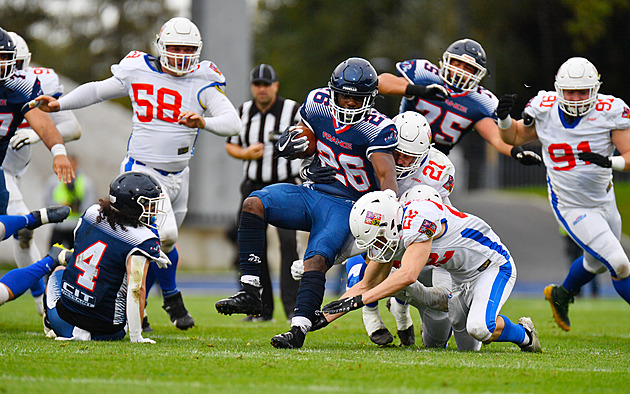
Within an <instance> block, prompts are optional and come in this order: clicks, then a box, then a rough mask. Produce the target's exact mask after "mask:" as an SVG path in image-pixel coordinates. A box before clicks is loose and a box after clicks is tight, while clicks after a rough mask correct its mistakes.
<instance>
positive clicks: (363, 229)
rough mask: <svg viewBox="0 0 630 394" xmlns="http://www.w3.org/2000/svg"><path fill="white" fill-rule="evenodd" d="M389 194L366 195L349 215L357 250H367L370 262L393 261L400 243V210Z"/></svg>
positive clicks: (379, 192) (372, 193)
mask: <svg viewBox="0 0 630 394" xmlns="http://www.w3.org/2000/svg"><path fill="white" fill-rule="evenodd" d="M392 194H393V193H392ZM392 194H389V193H387V192H383V191H376V192H370V193H367V194H365V195H364V196H363V197H361V198H360V199H359V200H357V202H356V203H354V206H353V207H352V210H351V211H350V231H351V232H352V235H354V238H355V243H356V245H357V247H359V248H360V249H367V254H368V257H369V258H370V259H372V260H374V261H377V262H382V263H387V262H389V261H390V260H391V259H392V257H394V254H395V252H396V249H397V248H398V243H399V241H400V229H401V225H400V222H401V220H402V208H401V207H400V204H399V203H398V201H397V200H396V198H395V197H394V196H393V195H392Z"/></svg>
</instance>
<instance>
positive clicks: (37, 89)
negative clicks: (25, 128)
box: [0, 71, 44, 163]
mask: <svg viewBox="0 0 630 394" xmlns="http://www.w3.org/2000/svg"><path fill="white" fill-rule="evenodd" d="M42 94H44V93H43V92H42V88H41V86H40V83H39V80H38V79H37V77H36V76H35V75H34V74H32V73H25V72H23V71H16V72H15V73H14V74H13V75H12V76H11V78H9V79H6V80H4V81H0V163H2V162H3V161H4V156H5V155H6V153H7V147H8V146H9V140H10V139H11V137H13V135H14V134H15V130H17V128H18V126H19V125H20V123H22V120H24V114H26V113H27V112H28V111H30V110H31V109H32V108H29V106H28V103H29V102H30V101H31V100H33V99H35V98H36V97H37V96H41V95H42Z"/></svg>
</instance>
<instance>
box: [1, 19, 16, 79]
mask: <svg viewBox="0 0 630 394" xmlns="http://www.w3.org/2000/svg"><path fill="white" fill-rule="evenodd" d="M16 62H17V48H16V46H15V43H14V42H13V40H12V39H11V37H10V36H9V33H8V32H7V31H6V30H4V29H3V28H1V27H0V81H4V80H5V79H8V78H11V76H12V75H13V73H14V72H15V63H16Z"/></svg>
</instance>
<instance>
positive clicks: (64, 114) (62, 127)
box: [48, 111, 81, 142]
mask: <svg viewBox="0 0 630 394" xmlns="http://www.w3.org/2000/svg"><path fill="white" fill-rule="evenodd" d="M48 115H50V118H51V119H52V120H53V122H55V126H57V130H59V134H61V136H62V137H63V142H69V141H74V140H78V139H79V137H81V126H80V125H79V121H78V120H77V117H76V116H74V114H73V113H72V112H71V111H60V112H51V113H49V114H48Z"/></svg>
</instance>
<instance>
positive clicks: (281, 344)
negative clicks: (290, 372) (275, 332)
mask: <svg viewBox="0 0 630 394" xmlns="http://www.w3.org/2000/svg"><path fill="white" fill-rule="evenodd" d="M271 346H273V347H275V348H276V349H295V348H294V347H293V345H291V344H290V343H289V341H287V340H286V339H284V338H281V337H280V338H279V337H273V338H271Z"/></svg>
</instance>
